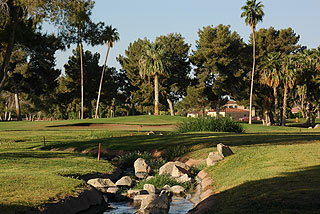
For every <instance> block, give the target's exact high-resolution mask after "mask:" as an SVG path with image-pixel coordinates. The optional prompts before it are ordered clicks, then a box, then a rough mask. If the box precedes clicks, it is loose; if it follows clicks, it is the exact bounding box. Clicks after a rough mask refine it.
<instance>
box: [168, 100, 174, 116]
mask: <svg viewBox="0 0 320 214" xmlns="http://www.w3.org/2000/svg"><path fill="white" fill-rule="evenodd" d="M167 102H168V104H169V108H170V114H171V116H174V109H173V104H172V101H171V100H170V99H169V97H167Z"/></svg>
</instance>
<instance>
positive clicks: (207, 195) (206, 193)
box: [200, 189, 213, 201]
mask: <svg viewBox="0 0 320 214" xmlns="http://www.w3.org/2000/svg"><path fill="white" fill-rule="evenodd" d="M212 194H213V191H212V190H211V189H208V190H206V191H205V192H203V193H201V195H200V198H201V201H203V200H205V199H207V198H209V197H210V196H211V195H212Z"/></svg>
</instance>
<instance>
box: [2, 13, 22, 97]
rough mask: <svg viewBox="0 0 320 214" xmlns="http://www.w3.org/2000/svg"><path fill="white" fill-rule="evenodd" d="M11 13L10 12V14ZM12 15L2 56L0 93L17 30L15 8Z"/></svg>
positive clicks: (5, 80) (5, 77) (6, 75)
mask: <svg viewBox="0 0 320 214" xmlns="http://www.w3.org/2000/svg"><path fill="white" fill-rule="evenodd" d="M10 13H11V12H10ZM12 13H13V17H12V19H11V21H10V26H11V27H10V31H9V39H8V43H7V48H6V53H5V55H4V59H3V63H2V66H1V71H0V72H1V73H2V74H1V73H0V77H1V76H2V80H1V82H0V92H1V91H2V89H3V87H4V85H5V83H6V82H7V80H8V73H9V71H8V69H9V64H10V58H11V54H12V51H13V47H14V40H15V33H16V29H17V22H18V16H19V9H18V8H17V7H14V9H13V10H12Z"/></svg>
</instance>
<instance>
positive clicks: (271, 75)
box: [260, 52, 281, 122]
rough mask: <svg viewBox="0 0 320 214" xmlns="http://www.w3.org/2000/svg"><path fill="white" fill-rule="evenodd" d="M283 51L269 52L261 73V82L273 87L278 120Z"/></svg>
mask: <svg viewBox="0 0 320 214" xmlns="http://www.w3.org/2000/svg"><path fill="white" fill-rule="evenodd" d="M280 60H281V53H279V52H272V53H269V54H268V55H267V56H266V57H265V58H264V61H263V64H262V71H261V75H260V83H262V84H265V85H267V86H269V87H271V88H272V89H273V96H274V108H275V115H276V122H278V120H279V109H278V90H277V89H278V87H279V85H280V78H281V69H280Z"/></svg>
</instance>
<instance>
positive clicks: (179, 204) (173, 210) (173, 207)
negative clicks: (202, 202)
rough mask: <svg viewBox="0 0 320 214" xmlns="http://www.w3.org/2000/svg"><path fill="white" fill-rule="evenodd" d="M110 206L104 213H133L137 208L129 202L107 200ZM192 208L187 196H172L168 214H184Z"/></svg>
mask: <svg viewBox="0 0 320 214" xmlns="http://www.w3.org/2000/svg"><path fill="white" fill-rule="evenodd" d="M109 204H110V206H111V207H112V208H114V209H111V210H107V211H105V212H104V214H133V213H134V212H135V211H137V210H138V207H134V206H133V203H131V202H109ZM192 208H193V203H192V202H190V201H189V200H188V199H187V198H182V197H172V201H171V203H170V210H169V214H185V213H187V212H188V211H189V210H191V209H192Z"/></svg>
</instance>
